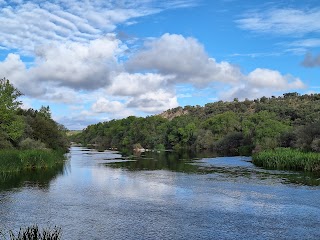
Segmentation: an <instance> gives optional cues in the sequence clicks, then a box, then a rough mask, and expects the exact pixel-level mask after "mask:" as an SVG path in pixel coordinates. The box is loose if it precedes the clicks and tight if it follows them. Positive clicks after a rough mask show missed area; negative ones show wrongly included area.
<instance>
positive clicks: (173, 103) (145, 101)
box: [127, 89, 179, 113]
mask: <svg viewBox="0 0 320 240" xmlns="http://www.w3.org/2000/svg"><path fill="white" fill-rule="evenodd" d="M178 105H179V104H178V101H177V97H176V96H175V94H173V93H170V92H167V91H164V90H162V89H160V90H158V91H156V92H147V93H145V94H142V95H140V96H138V97H134V98H132V99H130V100H129V102H128V103H127V106H128V107H129V108H135V109H138V110H139V111H143V112H147V113H159V112H162V111H165V110H167V109H170V108H175V107H177V106H178Z"/></svg>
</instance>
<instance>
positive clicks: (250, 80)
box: [220, 68, 305, 100]
mask: <svg viewBox="0 0 320 240" xmlns="http://www.w3.org/2000/svg"><path fill="white" fill-rule="evenodd" d="M303 88H305V85H304V83H303V82H302V81H301V80H300V79H299V78H295V77H293V76H291V75H282V74H281V73H280V72H278V71H275V70H270V69H262V68H257V69H255V70H254V71H252V72H250V73H249V74H248V76H247V77H246V78H245V80H244V81H243V82H242V83H241V84H239V85H235V86H232V87H231V88H229V89H228V90H224V91H221V92H220V97H221V98H222V99H225V100H232V99H234V98H239V99H245V98H248V99H254V98H258V97H261V96H271V95H274V94H276V93H278V92H282V93H283V91H292V90H298V89H303Z"/></svg>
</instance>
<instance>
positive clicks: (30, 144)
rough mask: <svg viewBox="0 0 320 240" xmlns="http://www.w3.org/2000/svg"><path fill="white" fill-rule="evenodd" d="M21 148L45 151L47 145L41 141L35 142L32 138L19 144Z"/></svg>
mask: <svg viewBox="0 0 320 240" xmlns="http://www.w3.org/2000/svg"><path fill="white" fill-rule="evenodd" d="M19 148H20V149H23V150H26V149H45V148H46V145H45V144H44V143H43V142H41V141H40V140H34V139H31V138H26V139H24V140H22V141H21V142H20V143H19Z"/></svg>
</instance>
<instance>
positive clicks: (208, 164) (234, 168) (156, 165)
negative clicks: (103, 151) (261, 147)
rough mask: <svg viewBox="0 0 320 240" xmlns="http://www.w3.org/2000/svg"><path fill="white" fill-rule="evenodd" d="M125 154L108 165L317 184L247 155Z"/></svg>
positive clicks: (316, 178) (314, 178) (319, 180)
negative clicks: (257, 162) (259, 163)
mask: <svg viewBox="0 0 320 240" xmlns="http://www.w3.org/2000/svg"><path fill="white" fill-rule="evenodd" d="M125 156H126V157H123V158H119V157H118V158H117V159H112V158H110V159H106V160H108V162H107V163H104V164H105V165H106V166H108V167H112V168H121V169H126V170H129V171H143V170H148V171H154V170H169V171H173V172H183V173H192V174H211V176H210V178H211V179H212V180H216V181H226V180H227V181H238V180H241V181H249V180H252V179H256V180H260V181H265V182H266V184H269V183H270V181H278V182H281V183H290V184H292V183H294V184H299V185H308V186H319V185H320V175H319V174H316V173H305V172H298V171H278V170H267V169H262V168H258V167H256V166H254V165H253V164H252V162H251V158H250V157H216V156H215V154H214V153H210V152H205V153H197V152H191V151H184V152H174V151H172V152H170V151H166V152H144V153H140V154H139V155H136V154H132V155H129V154H128V153H126V154H125Z"/></svg>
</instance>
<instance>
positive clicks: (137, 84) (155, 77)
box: [107, 72, 171, 96]
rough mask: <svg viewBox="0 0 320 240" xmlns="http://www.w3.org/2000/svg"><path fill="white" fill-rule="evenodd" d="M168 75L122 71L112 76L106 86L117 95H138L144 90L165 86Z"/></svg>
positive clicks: (153, 89)
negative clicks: (110, 81) (111, 79)
mask: <svg viewBox="0 0 320 240" xmlns="http://www.w3.org/2000/svg"><path fill="white" fill-rule="evenodd" d="M170 79H171V77H170V76H163V75H160V74H155V73H145V74H142V73H134V74H130V73H127V72H122V73H120V74H118V75H117V76H115V77H114V79H113V81H112V83H111V84H110V86H109V87H108V88H107V89H108V92H109V93H111V94H113V95H118V96H138V95H141V94H144V93H146V92H150V91H151V92H153V91H156V90H158V89H160V88H165V87H166V86H167V82H168V81H169V80H170Z"/></svg>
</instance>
